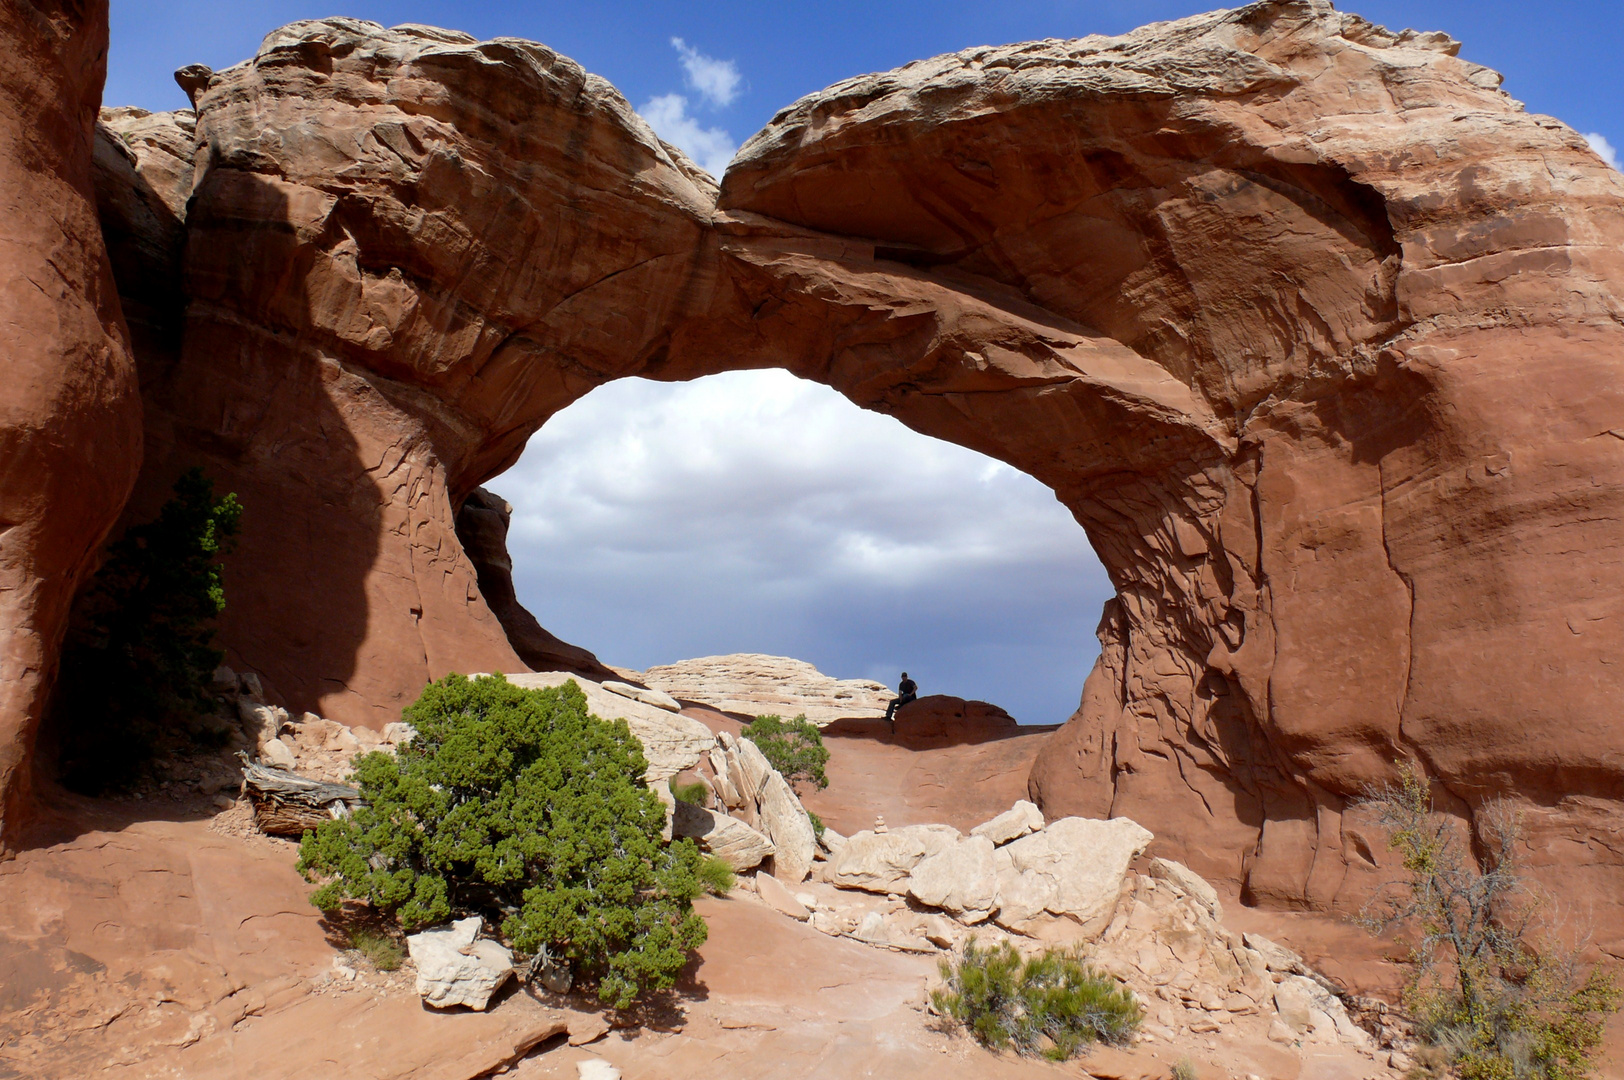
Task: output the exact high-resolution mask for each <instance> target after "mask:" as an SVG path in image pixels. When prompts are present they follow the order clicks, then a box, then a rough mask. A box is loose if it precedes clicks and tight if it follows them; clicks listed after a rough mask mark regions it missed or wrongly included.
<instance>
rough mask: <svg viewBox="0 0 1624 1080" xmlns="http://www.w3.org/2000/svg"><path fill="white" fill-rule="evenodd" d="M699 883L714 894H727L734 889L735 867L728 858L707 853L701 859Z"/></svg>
mask: <svg viewBox="0 0 1624 1080" xmlns="http://www.w3.org/2000/svg"><path fill="white" fill-rule="evenodd" d="M698 875H699V884H700V885H701V886H702V887H703V888H704V890H705V891H706V892H708V893H710V894H711V895H712V896H726V895H727V894H728V893H730V892H732V891H733V884H734V881H735V877H734V874H733V867H731V866H729V865H728V863H727V860H726V859H723V858H719V857H717V856H715V855H705V856H703V857H701V858H700V860H699V871H698Z"/></svg>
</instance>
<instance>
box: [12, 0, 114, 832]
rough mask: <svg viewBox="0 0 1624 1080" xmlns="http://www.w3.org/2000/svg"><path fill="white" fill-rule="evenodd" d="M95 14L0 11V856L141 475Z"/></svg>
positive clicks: (59, 8) (102, 12) (96, 9)
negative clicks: (86, 603)
mask: <svg viewBox="0 0 1624 1080" xmlns="http://www.w3.org/2000/svg"><path fill="white" fill-rule="evenodd" d="M106 72H107V3H106V0H101V2H99V3H97V2H91V3H74V4H69V3H61V2H56V0H31V2H30V0H25V2H22V3H16V4H7V5H6V6H5V9H4V11H3V12H0V200H3V207H0V265H3V268H4V273H3V274H0V356H3V357H4V358H5V359H4V368H5V379H4V385H3V386H0V856H3V855H5V854H6V853H9V852H12V851H15V850H16V847H17V843H18V834H17V830H18V828H19V827H20V823H21V819H22V817H23V816H24V814H25V813H26V811H27V807H28V805H29V800H30V794H29V793H30V789H31V776H32V768H33V762H32V760H31V758H32V753H33V746H34V738H35V734H36V732H37V731H38V729H39V724H40V721H41V719H42V717H43V715H44V713H45V709H46V703H47V699H48V695H49V693H50V690H51V687H52V682H53V680H54V678H55V674H56V664H57V654H58V650H59V648H60V647H61V643H62V635H63V632H64V631H65V630H66V627H67V617H68V609H69V606H70V605H71V603H72V601H73V595H74V590H75V589H76V588H78V586H79V584H80V582H81V581H82V580H83V579H84V578H85V576H86V574H87V573H88V572H89V571H90V570H92V569H94V567H95V565H96V562H97V560H98V555H99V552H98V549H99V547H100V545H101V542H102V539H103V537H105V536H106V534H107V531H108V529H109V528H111V527H112V525H113V523H114V522H115V521H116V520H117V519H118V515H119V512H120V510H122V509H123V507H124V501H125V499H126V498H127V497H128V496H129V493H130V487H131V485H132V484H133V483H134V482H135V477H136V471H137V469H138V468H139V467H140V464H141V400H140V397H139V392H138V389H137V384H136V373H135V363H134V360H133V358H132V356H131V351H130V342H129V335H128V331H127V330H126V329H125V326H124V319H123V316H122V314H121V312H120V308H119V300H118V294H117V291H116V289H115V287H114V284H113V274H112V267H111V265H110V263H109V262H108V258H107V249H106V247H105V245H104V242H103V240H102V233H101V227H100V223H99V221H98V219H97V212H96V198H95V190H94V186H93V181H92V164H91V163H92V156H93V150H92V146H93V143H92V136H93V132H94V129H95V123H96V110H97V107H98V106H99V105H100V103H101V91H102V81H103V79H104V78H105V76H106Z"/></svg>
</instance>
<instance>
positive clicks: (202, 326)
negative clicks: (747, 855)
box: [103, 19, 711, 726]
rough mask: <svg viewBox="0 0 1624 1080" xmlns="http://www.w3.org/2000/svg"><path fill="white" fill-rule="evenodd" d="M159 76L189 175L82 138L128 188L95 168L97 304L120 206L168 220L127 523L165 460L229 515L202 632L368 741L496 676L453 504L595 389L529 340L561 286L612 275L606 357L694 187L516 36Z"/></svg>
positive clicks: (507, 662) (327, 30)
mask: <svg viewBox="0 0 1624 1080" xmlns="http://www.w3.org/2000/svg"><path fill="white" fill-rule="evenodd" d="M185 83H186V85H187V86H188V89H189V91H190V92H192V93H193V96H194V100H195V101H196V104H197V119H196V139H197V147H196V150H195V158H193V159H192V160H193V162H194V164H193V165H192V166H191V167H190V168H177V167H176V166H175V162H176V155H175V154H174V153H171V152H170V150H171V149H172V148H173V147H176V146H187V153H188V155H189V154H190V153H191V149H190V147H189V140H187V139H185V138H179V137H176V135H175V134H174V133H175V131H176V130H179V131H180V132H181V134H182V135H184V131H185V127H186V125H187V124H188V122H189V118H188V117H187V116H186V115H185V114H171V115H169V116H167V117H134V116H131V115H130V114H123V115H117V114H114V113H112V112H109V114H108V115H107V116H106V117H105V120H106V124H107V126H108V127H109V128H110V129H111V130H112V131H113V132H114V133H115V134H116V135H117V136H120V137H121V141H126V142H127V143H130V144H133V146H132V149H133V151H134V155H135V158H136V160H135V162H134V163H133V165H134V173H135V178H136V179H137V180H138V181H139V182H140V183H141V184H142V185H143V186H144V187H145V189H147V190H150V191H151V192H153V193H156V198H151V197H148V198H142V199H137V198H132V197H130V196H129V195H128V194H127V193H125V192H121V190H120V189H121V188H126V187H128V186H129V184H130V181H129V180H128V179H127V178H126V179H125V180H124V181H123V182H121V181H120V178H119V177H118V175H116V173H117V167H118V163H117V161H116V160H113V158H112V156H111V155H108V157H109V161H110V163H111V165H112V166H113V167H112V168H109V169H106V170H104V172H103V177H104V180H105V181H106V184H105V186H106V187H107V188H108V189H109V190H108V192H107V194H106V195H105V197H104V199H103V204H104V207H107V208H109V209H110V211H111V212H110V225H109V232H110V234H113V235H117V236H119V237H127V238H131V239H130V241H129V242H128V243H127V244H121V246H120V250H121V251H124V252H127V254H128V255H129V258H128V259H127V260H126V261H124V262H122V263H121V268H122V267H123V266H131V267H134V266H145V267H146V272H145V273H143V274H142V275H140V276H137V277H133V278H132V277H131V276H128V275H122V276H121V281H122V282H124V284H125V289H126V293H127V294H128V293H131V292H137V291H146V292H148V293H150V292H151V291H152V290H151V287H150V286H149V285H147V284H146V283H145V282H146V281H147V280H149V275H151V274H155V273H157V271H158V263H159V262H160V261H161V259H162V258H165V257H167V253H169V252H171V251H172V250H173V249H172V247H169V246H168V245H167V242H166V240H165V236H164V235H160V233H161V232H162V230H161V229H154V227H153V222H154V221H159V220H160V219H162V214H161V213H146V211H150V210H152V209H153V207H155V206H158V205H161V206H162V207H166V208H168V209H170V210H171V211H173V212H176V213H184V215H185V220H184V223H183V226H182V231H183V233H184V237H185V258H184V269H183V271H182V275H181V280H180V282H179V289H178V291H179V292H180V294H181V295H182V297H183V303H184V304H185V314H184V323H183V331H182V333H181V334H180V335H179V337H178V340H177V341H175V343H174V348H173V349H172V350H168V351H166V350H165V349H164V348H163V347H162V345H163V342H162V341H160V342H159V343H158V346H157V347H154V348H146V349H143V351H142V355H141V360H142V368H143V381H144V387H145V393H146V400H147V404H148V411H149V420H150V422H149V426H148V450H147V452H148V457H149V461H150V464H149V467H148V469H147V471H146V473H145V474H144V477H143V481H142V484H141V486H140V488H139V490H138V492H137V494H136V496H135V501H136V503H137V504H138V505H139V504H152V505H156V503H157V502H159V501H161V498H162V494H163V492H164V490H165V486H166V485H167V484H168V483H169V482H170V481H171V480H172V478H173V476H174V475H175V474H176V473H178V472H179V471H181V470H182V469H184V468H187V467H190V466H192V465H202V466H204V468H205V469H206V470H207V471H208V472H209V473H210V474H211V475H212V476H213V477H215V479H216V481H217V483H218V485H219V486H220V487H222V488H225V489H229V490H234V491H236V492H237V493H238V494H239V496H240V497H241V498H242V501H243V503H244V506H245V513H244V517H243V525H242V540H241V543H240V544H239V547H238V550H237V553H236V554H235V555H234V556H233V558H232V561H231V564H230V566H229V567H228V568H227V571H226V573H227V589H228V595H229V598H230V599H229V606H228V608H227V611H226V613H225V616H224V619H223V624H222V634H221V640H222V642H223V643H224V644H225V645H226V646H228V648H229V652H230V660H231V661H232V662H233V663H235V664H236V665H238V666H242V667H246V668H249V669H252V670H256V671H259V672H261V673H263V674H264V675H265V676H267V678H268V681H269V683H270V684H271V685H272V686H273V687H274V688H275V690H276V691H277V692H278V693H279V694H280V695H281V696H282V697H283V698H285V699H286V700H287V701H288V703H289V704H292V705H294V706H296V707H299V708H310V709H315V710H316V711H319V712H321V713H322V714H323V715H326V716H331V717H334V718H337V719H342V720H344V721H346V722H349V723H354V724H369V725H373V726H377V725H380V724H382V723H384V722H387V721H389V720H393V719H397V718H398V715H399V710H400V707H401V706H402V705H403V704H404V703H406V702H408V701H410V700H411V699H412V698H414V697H415V696H416V695H417V693H418V691H419V690H420V689H421V687H422V684H423V682H424V681H425V680H427V679H430V678H434V677H437V676H439V675H442V674H444V673H445V672H447V671H452V670H463V671H468V670H488V671H489V670H497V671H500V670H506V671H513V670H521V669H522V666H523V665H521V664H520V662H519V659H518V657H516V656H515V653H514V648H513V647H512V646H511V645H510V643H509V639H508V636H507V634H505V633H504V630H503V626H502V624H501V623H500V622H499V620H498V618H497V617H496V616H495V615H493V613H492V611H491V609H490V607H489V606H488V605H487V603H486V602H485V600H484V599H483V598H482V597H481V595H480V591H479V588H478V586H477V584H476V568H475V566H474V565H473V564H472V563H471V562H470V561H469V559H468V558H467V556H466V555H465V554H464V552H463V549H462V545H461V544H460V543H459V542H458V539H457V536H456V533H455V517H456V514H455V508H456V507H457V506H458V505H459V504H460V503H461V502H462V501H463V499H464V497H465V496H466V495H467V494H468V493H469V492H470V491H471V490H472V489H473V488H474V487H475V486H476V485H477V484H478V483H479V482H480V481H482V480H484V479H486V478H487V477H488V476H490V475H492V474H493V473H495V472H498V471H500V470H501V469H503V468H505V467H506V466H507V465H508V464H509V463H511V462H512V461H513V460H514V459H515V458H516V457H517V456H518V454H519V452H520V450H521V449H522V448H523V445H524V442H525V439H526V438H528V436H529V434H530V433H531V432H532V431H533V430H534V429H535V428H536V427H537V426H538V425H539V424H540V423H541V421H542V419H544V418H545V417H546V416H548V415H551V413H552V412H554V411H556V410H557V409H558V408H561V407H562V406H563V405H564V404H567V403H568V402H570V401H572V400H574V399H575V398H576V397H579V396H580V395H581V394H583V393H585V392H586V391H587V390H588V389H590V388H591V387H592V386H594V385H596V384H597V383H598V382H601V381H603V380H604V379H605V378H606V377H607V376H608V374H609V373H605V372H601V371H594V370H590V369H586V368H582V367H580V366H577V365H576V364H575V363H574V362H573V359H572V358H565V357H560V356H558V355H556V354H555V353H553V352H552V351H551V350H550V347H549V346H550V343H549V341H548V335H547V334H546V333H545V332H544V330H543V329H542V328H543V327H544V326H545V325H546V323H547V322H548V320H562V321H565V322H568V323H570V324H571V325H572V326H579V325H584V323H583V320H581V319H579V318H578V316H577V315H576V314H575V311H574V305H576V304H578V303H579V302H580V301H579V299H578V298H579V297H580V295H581V294H582V293H583V291H584V290H587V289H588V288H589V287H590V286H592V285H593V284H594V283H596V282H599V281H601V280H604V279H615V280H617V281H619V282H620V285H618V286H617V288H618V289H619V290H620V291H619V292H618V293H614V292H611V295H615V296H620V297H623V298H624V299H623V300H622V301H621V302H619V304H618V305H617V311H619V312H623V313H624V315H620V314H617V315H615V316H614V319H615V321H616V325H615V326H613V327H610V328H608V329H607V331H606V332H607V333H609V334H611V335H613V337H614V339H615V341H616V342H617V343H624V342H627V341H629V340H631V338H630V337H629V336H628V334H627V333H626V330H627V329H628V327H629V326H630V325H631V324H633V323H638V324H642V325H644V326H645V327H647V328H649V329H648V333H651V334H652V333H654V332H656V330H657V328H659V327H660V326H662V325H663V322H664V320H665V319H666V318H667V317H668V316H669V310H668V309H667V308H662V307H661V306H660V305H659V304H658V303H650V302H648V299H647V295H646V292H647V290H646V288H645V284H646V279H647V276H648V275H649V274H660V273H663V274H664V275H665V276H666V277H671V276H673V275H672V271H671V270H669V269H665V270H662V269H661V268H662V266H669V265H671V264H672V263H675V264H676V265H677V266H682V265H685V264H686V263H687V261H688V260H689V259H690V257H691V253H692V252H693V250H694V249H695V247H696V246H697V244H698V243H699V240H700V238H701V236H702V235H703V228H704V223H705V221H706V219H707V218H708V214H709V212H710V206H711V196H710V193H709V192H708V190H707V189H705V188H703V187H700V186H697V185H696V184H695V182H694V181H693V179H692V178H691V176H690V173H689V172H688V171H687V169H688V167H687V166H685V165H684V164H682V163H681V162H680V161H679V160H678V159H676V158H673V157H672V156H671V154H670V153H668V152H667V150H666V149H664V148H663V147H662V146H661V144H660V143H659V141H658V140H657V139H655V138H654V136H653V134H652V133H651V132H650V131H649V130H648V128H647V127H646V125H644V124H643V123H642V122H641V121H640V120H639V119H638V118H637V117H636V116H635V114H633V112H632V110H631V108H630V107H629V106H628V105H627V104H626V103H625V101H624V100H623V99H622V98H621V97H620V96H619V95H618V94H616V93H615V92H614V90H613V89H612V88H610V87H609V86H608V84H607V83H604V82H603V81H602V80H601V79H597V78H596V77H594V76H590V75H588V74H586V73H585V72H584V71H582V70H581V69H580V68H579V67H578V66H577V65H575V64H574V63H573V62H571V61H569V60H567V59H565V58H563V57H560V56H558V55H557V54H555V53H553V52H551V51H550V50H547V49H545V48H543V47H541V46H539V45H533V44H530V43H525V42H516V41H500V42H486V43H478V42H475V41H474V39H472V38H469V37H467V36H466V35H462V34H457V33H453V32H449V31H440V30H431V29H427V28H405V29H401V30H396V31H383V30H382V29H381V28H380V27H378V26H376V25H375V24H371V23H363V22H359V21H355V20H345V19H336V20H329V21H326V22H318V23H299V24H294V25H292V26H289V27H285V28H284V29H282V30H279V31H277V32H275V33H273V34H271V35H270V36H269V37H267V38H266V40H265V43H264V45H263V46H262V47H261V49H260V51H259V53H258V54H257V55H256V56H255V57H254V59H253V60H251V61H249V62H248V63H245V64H241V65H238V66H237V67H234V68H232V69H230V70H229V71H225V72H221V73H219V74H213V73H210V72H207V71H203V70H200V69H188V70H187V73H186V78H185ZM165 125H168V126H169V128H170V133H169V134H168V135H163V134H155V133H161V130H162V129H163V127H164V126H165ZM124 136H127V137H128V138H127V139H124V138H122V137H124ZM179 191H185V192H189V193H190V208H189V210H188V209H187V208H186V207H187V202H186V198H185V197H184V196H179V195H178V194H175V193H178V192H179ZM130 208H134V209H133V210H131V209H130ZM135 211H140V212H135ZM155 253H156V254H155ZM149 306H152V307H158V308H161V306H162V305H161V303H160V304H152V305H149ZM537 629H538V630H539V627H537ZM583 655H585V654H583Z"/></svg>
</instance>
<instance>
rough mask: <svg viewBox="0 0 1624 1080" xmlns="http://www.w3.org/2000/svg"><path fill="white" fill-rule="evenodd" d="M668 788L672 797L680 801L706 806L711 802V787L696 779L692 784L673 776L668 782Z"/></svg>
mask: <svg viewBox="0 0 1624 1080" xmlns="http://www.w3.org/2000/svg"><path fill="white" fill-rule="evenodd" d="M666 789H667V790H668V791H670V792H671V797H672V798H673V799H675V800H677V801H678V802H685V803H692V804H693V805H695V806H706V805H708V804H709V803H710V788H708V787H706V786H705V785H704V784H703V783H701V782H700V781H698V780H695V781H694V782H693V783H691V784H681V783H678V782H677V778H676V777H675V776H673V777H672V778H671V779H670V780H669V781H668V782H667V783H666Z"/></svg>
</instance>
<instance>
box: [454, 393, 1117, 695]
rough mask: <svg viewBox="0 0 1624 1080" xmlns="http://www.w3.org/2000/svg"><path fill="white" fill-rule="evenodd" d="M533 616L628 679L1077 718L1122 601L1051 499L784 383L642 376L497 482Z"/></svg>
mask: <svg viewBox="0 0 1624 1080" xmlns="http://www.w3.org/2000/svg"><path fill="white" fill-rule="evenodd" d="M486 486H487V488H489V489H490V490H492V491H494V492H496V493H498V494H499V495H500V496H501V497H502V498H504V499H506V500H507V501H508V502H509V503H510V504H511V505H512V507H513V511H512V523H511V526H510V528H509V531H508V537H507V550H508V555H509V558H510V560H511V562H512V565H513V580H514V585H515V588H516V591H517V594H518V600H519V602H520V603H521V604H523V605H524V606H525V607H526V608H527V609H529V610H530V611H531V612H532V613H533V614H534V615H535V616H536V617H537V619H538V620H539V622H540V623H541V625H543V626H545V627H547V629H548V630H549V631H551V632H553V633H555V634H557V635H559V636H560V637H562V638H563V639H565V640H567V641H570V642H573V643H575V644H577V645H581V646H585V647H588V648H590V649H592V650H593V652H594V653H596V654H597V655H598V656H599V657H600V658H601V659H603V660H605V661H608V662H612V663H615V664H618V665H624V666H628V667H634V668H646V667H649V666H652V665H654V664H666V663H671V662H674V661H677V660H682V659H688V658H692V657H700V656H709V655H723V654H729V653H741V652H754V653H768V654H772V655H785V656H792V657H795V658H797V659H801V660H807V661H809V662H811V663H813V664H814V665H815V666H817V667H818V668H819V669H820V670H822V671H824V672H825V673H826V674H831V675H834V676H836V677H839V678H870V679H876V680H879V681H882V682H885V683H887V684H892V683H895V681H896V678H897V674H898V672H899V671H901V670H907V671H909V672H910V673H911V674H912V675H913V677H914V678H915V679H916V680H917V681H919V683H920V684H921V686H922V687H923V688H924V690H923V692H925V693H945V694H951V695H955V696H959V697H964V698H970V699H979V700H985V701H989V702H991V703H993V704H995V705H998V706H1000V707H1002V708H1004V709H1005V710H1006V711H1008V712H1009V713H1010V714H1011V715H1013V716H1015V717H1016V718H1017V719H1018V720H1020V721H1021V722H1023V723H1028V724H1058V723H1061V722H1063V721H1065V720H1066V719H1068V718H1069V717H1070V716H1071V715H1072V713H1073V712H1074V711H1075V710H1076V708H1077V703H1078V693H1079V690H1080V688H1081V686H1082V684H1083V680H1084V678H1085V676H1086V675H1087V673H1088V671H1089V669H1090V668H1091V667H1092V665H1093V664H1094V661H1095V659H1096V657H1097V655H1098V652H1099V645H1098V641H1097V639H1096V638H1095V635H1094V632H1093V631H1094V624H1095V621H1096V619H1097V613H1098V612H1099V610H1100V607H1101V605H1102V604H1103V603H1104V602H1105V601H1106V600H1107V599H1109V598H1110V597H1111V596H1112V595H1113V594H1114V590H1113V589H1112V587H1111V585H1110V582H1109V580H1108V578H1107V576H1106V574H1105V571H1104V569H1103V567H1102V566H1101V565H1100V564H1099V562H1098V560H1097V558H1095V557H1094V555H1093V553H1092V551H1090V550H1089V548H1088V544H1087V540H1086V537H1085V536H1084V534H1083V533H1082V532H1081V531H1080V529H1079V527H1078V525H1077V522H1076V521H1075V520H1074V519H1073V518H1072V516H1071V514H1070V513H1069V512H1068V511H1067V510H1066V508H1065V507H1064V506H1063V505H1061V504H1060V503H1059V502H1058V501H1057V500H1056V498H1055V497H1054V493H1053V492H1052V491H1050V490H1049V489H1048V488H1046V487H1045V486H1044V485H1042V484H1041V483H1039V482H1038V481H1036V480H1034V479H1032V478H1031V477H1029V476H1027V475H1026V474H1024V473H1022V472H1020V471H1018V470H1016V469H1014V468H1012V467H1010V466H1009V465H1006V464H1004V463H1002V462H999V461H995V460H993V459H991V458H989V457H986V456H985V455H982V454H980V453H977V452H976V451H973V450H968V449H965V448H963V447H960V446H956V445H954V444H952V443H948V442H944V441H942V440H939V439H934V438H931V437H929V436H925V435H921V434H919V433H917V432H914V431H911V430H909V429H908V428H906V427H904V426H903V425H901V424H898V423H896V422H895V421H894V420H892V419H890V418H888V417H885V416H882V415H879V414H877V413H873V412H868V411H865V410H862V409H858V408H856V407H854V406H853V405H852V404H851V402H849V401H848V400H846V399H845V398H844V397H842V396H841V395H840V394H838V393H836V392H834V391H833V390H830V389H828V388H827V387H824V386H821V385H819V384H817V383H813V382H809V381H806V380H802V379H798V378H796V377H795V376H793V375H791V374H790V373H788V372H784V371H780V370H773V369H766V370H755V371H734V372H725V373H719V374H716V375H709V376H705V377H703V378H701V379H697V380H694V381H690V382H678V383H660V382H651V381H648V380H644V379H636V378H630V379H622V380H617V381H615V382H612V383H608V384H605V385H604V386H602V387H599V388H597V389H595V390H593V391H592V392H591V393H589V394H588V395H586V396H585V397H584V398H582V399H581V400H579V401H577V402H576V403H575V404H573V405H571V406H569V407H568V408H566V409H564V410H562V411H561V412H559V413H558V414H556V415H554V416H553V417H552V418H551V419H549V420H548V421H547V423H546V424H545V425H544V426H543V427H542V428H541V429H540V430H539V431H538V432H537V433H536V434H535V435H534V436H532V437H531V439H530V442H529V444H528V445H527V447H526V449H525V452H524V454H523V456H522V457H521V458H520V460H519V462H518V463H517V464H515V465H514V466H513V467H512V468H511V469H509V470H507V471H506V472H504V473H502V474H500V475H499V476H497V477H495V478H493V479H492V480H490V481H488V482H487V485H486Z"/></svg>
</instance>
